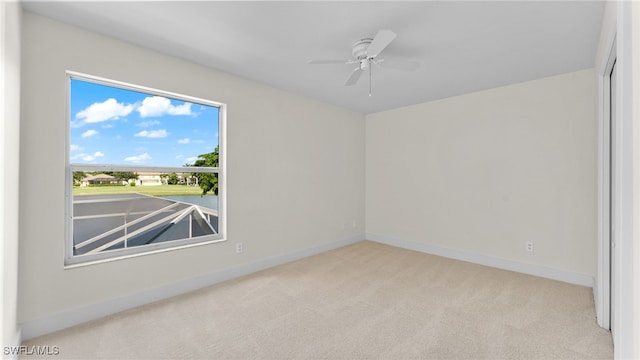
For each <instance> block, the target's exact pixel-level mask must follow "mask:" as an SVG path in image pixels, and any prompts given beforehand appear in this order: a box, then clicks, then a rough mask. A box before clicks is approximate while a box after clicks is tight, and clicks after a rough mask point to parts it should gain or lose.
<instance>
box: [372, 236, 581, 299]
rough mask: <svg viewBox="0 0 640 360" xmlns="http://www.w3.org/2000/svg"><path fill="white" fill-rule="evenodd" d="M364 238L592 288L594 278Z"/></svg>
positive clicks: (386, 238) (411, 243)
mask: <svg viewBox="0 0 640 360" xmlns="http://www.w3.org/2000/svg"><path fill="white" fill-rule="evenodd" d="M366 239H367V240H371V241H375V242H379V243H382V244H387V245H391V246H395V247H400V248H403V249H408V250H414V251H420V252H424V253H428V254H432V255H438V256H442V257H446V258H451V259H455V260H462V261H466V262H470V263H474V264H480V265H485V266H491V267H495V268H498V269H503V270H509V271H515V272H519V273H523V274H528V275H534V276H538V277H543V278H547V279H552V280H558V281H563V282H567V283H570V284H575V285H582V286H587V287H591V288H593V286H594V279H593V276H590V275H586V274H580V273H575V272H571V271H566V270H560V269H555V268H550V267H546V266H542V265H534V264H528V263H523V262H519V261H514V260H507V259H502V258H498V257H493V256H488V255H482V254H475V253H470V252H465V251H460V250H454V249H448V248H444V247H440V246H436V245H430V244H425V243H419V242H415V241H408V240H402V239H397V238H393V237H389V236H385V235H377V234H371V233H367V234H366Z"/></svg>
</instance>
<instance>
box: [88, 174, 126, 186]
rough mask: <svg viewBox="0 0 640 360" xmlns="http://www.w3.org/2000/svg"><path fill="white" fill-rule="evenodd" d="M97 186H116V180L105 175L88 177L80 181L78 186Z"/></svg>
mask: <svg viewBox="0 0 640 360" xmlns="http://www.w3.org/2000/svg"><path fill="white" fill-rule="evenodd" d="M98 184H118V180H117V179H116V178H115V177H113V176H111V175H107V174H97V175H89V176H87V177H85V178H83V179H82V180H80V186H89V185H98Z"/></svg>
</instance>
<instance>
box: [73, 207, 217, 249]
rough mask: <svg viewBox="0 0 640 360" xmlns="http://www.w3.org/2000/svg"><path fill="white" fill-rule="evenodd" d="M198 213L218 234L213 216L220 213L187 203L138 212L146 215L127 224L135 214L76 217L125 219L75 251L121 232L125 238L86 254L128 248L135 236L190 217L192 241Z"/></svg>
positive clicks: (78, 246) (75, 246) (78, 217)
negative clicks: (178, 208)
mask: <svg viewBox="0 0 640 360" xmlns="http://www.w3.org/2000/svg"><path fill="white" fill-rule="evenodd" d="M127 200H131V199H127ZM100 201H101V199H96V200H88V201H87V200H79V201H77V202H74V203H90V202H100ZM167 201H171V200H167ZM181 205H183V206H184V205H188V206H187V207H186V208H184V209H182V210H179V211H175V208H177V207H179V206H181ZM194 211H196V212H197V213H198V215H199V216H200V217H201V218H202V219H203V220H206V225H207V227H208V228H209V229H210V230H211V232H212V233H213V234H218V232H217V231H216V229H215V228H214V227H213V226H212V225H211V216H215V217H217V216H218V212H217V211H216V210H213V209H208V208H201V207H199V206H197V205H192V204H187V203H182V202H174V203H173V204H171V205H168V206H165V207H163V208H161V209H158V210H155V211H152V212H137V213H135V214H146V215H144V216H142V217H140V218H137V219H135V220H133V221H130V222H127V216H129V215H132V214H134V213H122V212H120V213H111V214H96V215H83V216H77V217H76V216H74V220H84V219H95V218H104V217H115V216H117V217H120V216H122V217H123V219H124V222H123V224H122V225H120V226H117V227H115V228H113V229H110V230H108V231H105V232H104V233H102V234H99V235H96V236H94V237H92V238H90V239H87V240H84V241H82V242H80V243H78V244H76V245H74V249H75V250H79V249H82V248H85V247H87V246H89V245H91V244H94V243H96V242H98V241H100V240H102V239H104V238H105V237H107V236H110V235H113V234H116V233H118V232H120V231H123V232H124V235H123V236H120V237H118V238H116V239H114V240H111V241H109V242H107V243H105V244H103V245H100V246H98V247H96V248H93V249H91V250H89V251H87V252H85V254H95V253H98V252H101V251H103V250H105V249H108V248H110V247H112V246H115V245H118V244H120V243H123V246H124V247H125V248H126V247H128V240H129V239H130V238H132V237H134V236H137V235H139V234H142V233H144V232H146V231H149V230H151V229H153V228H155V227H156V226H158V225H161V224H163V223H168V225H169V226H173V225H175V224H177V223H178V222H180V221H181V220H183V219H184V218H185V217H187V216H189V222H188V223H189V233H188V239H191V238H192V237H193V229H192V227H193V222H192V219H193V217H192V216H193V215H192V213H193V212H194ZM167 212H171V214H170V215H168V216H165V217H163V218H161V219H158V220H156V221H153V222H152V223H150V224H147V225H145V226H143V227H141V228H139V229H137V230H134V231H131V232H129V228H130V227H132V226H135V225H137V224H140V223H141V222H144V221H146V220H149V219H152V218H153V217H156V216H158V215H161V214H163V213H167Z"/></svg>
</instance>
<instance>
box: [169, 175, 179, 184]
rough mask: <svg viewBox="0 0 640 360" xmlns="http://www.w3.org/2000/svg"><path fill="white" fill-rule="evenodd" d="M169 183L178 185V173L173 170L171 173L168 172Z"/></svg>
mask: <svg viewBox="0 0 640 360" xmlns="http://www.w3.org/2000/svg"><path fill="white" fill-rule="evenodd" d="M166 178H167V184H169V185H177V184H178V180H179V179H178V174H176V173H174V172H172V173H171V174H166Z"/></svg>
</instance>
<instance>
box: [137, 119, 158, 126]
mask: <svg viewBox="0 0 640 360" xmlns="http://www.w3.org/2000/svg"><path fill="white" fill-rule="evenodd" d="M153 125H160V121H158V120H147V121H143V122H140V123H138V124H137V125H136V126H139V127H149V126H153Z"/></svg>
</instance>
